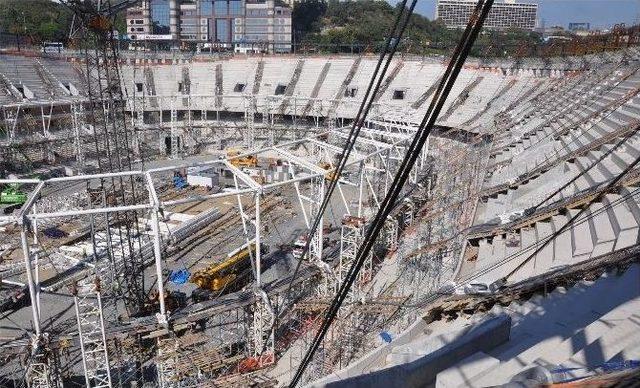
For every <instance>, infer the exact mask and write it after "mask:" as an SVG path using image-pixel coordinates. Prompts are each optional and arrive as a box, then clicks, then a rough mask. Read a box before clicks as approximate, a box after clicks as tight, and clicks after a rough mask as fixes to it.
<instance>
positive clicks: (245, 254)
mask: <svg viewBox="0 0 640 388" xmlns="http://www.w3.org/2000/svg"><path fill="white" fill-rule="evenodd" d="M255 249H256V244H255V243H251V244H249V245H246V244H245V245H243V246H242V247H240V248H238V249H236V250H234V251H233V252H231V253H229V254H228V255H227V259H226V260H224V261H223V262H222V263H218V264H213V265H210V266H208V267H206V268H203V269H201V270H198V271H196V272H194V273H193V275H191V278H190V279H189V281H190V282H191V283H193V284H195V285H196V286H198V289H197V290H195V291H194V292H193V293H192V298H193V299H194V301H202V300H206V299H209V297H210V296H212V295H213V293H223V292H228V291H230V290H235V289H238V288H240V287H241V286H242V285H243V283H239V281H240V280H241V279H247V278H248V275H249V273H250V269H251V253H252V252H255ZM261 252H262V253H266V249H265V247H264V246H263V247H261Z"/></svg>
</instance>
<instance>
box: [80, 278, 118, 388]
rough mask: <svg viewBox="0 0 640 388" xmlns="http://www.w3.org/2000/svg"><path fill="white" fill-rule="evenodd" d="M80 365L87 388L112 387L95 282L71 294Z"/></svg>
mask: <svg viewBox="0 0 640 388" xmlns="http://www.w3.org/2000/svg"><path fill="white" fill-rule="evenodd" d="M74 294H75V295H74V301H75V309H76V318H77V320H78V333H79V335H80V336H79V337H80V348H81V350H82V364H83V367H84V376H85V382H86V384H87V385H86V386H87V387H95V388H102V387H109V388H110V387H112V384H111V371H110V368H109V355H108V352H107V340H106V336H105V332H104V319H103V316H102V298H101V294H100V282H99V280H98V279H97V278H96V280H95V281H94V282H89V283H87V284H85V285H83V286H78V287H77V288H76V290H75V291H74Z"/></svg>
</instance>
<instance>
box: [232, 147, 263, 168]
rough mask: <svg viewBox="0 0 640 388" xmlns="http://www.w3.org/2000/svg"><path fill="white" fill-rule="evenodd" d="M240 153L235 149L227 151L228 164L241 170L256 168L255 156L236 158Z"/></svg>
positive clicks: (256, 160)
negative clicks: (243, 168)
mask: <svg viewBox="0 0 640 388" xmlns="http://www.w3.org/2000/svg"><path fill="white" fill-rule="evenodd" d="M241 153H242V152H240V150H238V149H236V148H229V149H227V159H229V163H231V164H232V165H234V166H236V167H238V168H242V167H257V166H258V158H257V157H256V156H255V155H246V156H240V157H239V156H238V155H240V154H241Z"/></svg>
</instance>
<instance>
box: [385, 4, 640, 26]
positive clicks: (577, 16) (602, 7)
mask: <svg viewBox="0 0 640 388" xmlns="http://www.w3.org/2000/svg"><path fill="white" fill-rule="evenodd" d="M388 1H389V2H390V3H397V2H398V0H388ZM496 1H497V0H496ZM520 2H523V3H524V2H526V3H538V4H539V7H538V17H539V18H540V19H543V20H544V22H545V25H546V26H547V27H548V26H552V25H561V26H564V27H567V25H568V24H569V23H570V22H588V23H591V25H592V26H596V27H609V26H612V25H613V24H616V23H620V22H624V23H626V24H627V25H630V24H635V23H638V22H639V21H640V0H520ZM435 3H436V0H418V5H417V11H418V12H419V13H421V14H423V15H425V16H427V17H428V18H430V19H431V18H433V15H434V10H435Z"/></svg>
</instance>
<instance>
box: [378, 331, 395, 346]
mask: <svg viewBox="0 0 640 388" xmlns="http://www.w3.org/2000/svg"><path fill="white" fill-rule="evenodd" d="M380 338H382V340H383V341H384V342H386V343H389V342H391V341H393V338H392V337H391V334H389V333H387V332H386V331H381V332H380Z"/></svg>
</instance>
